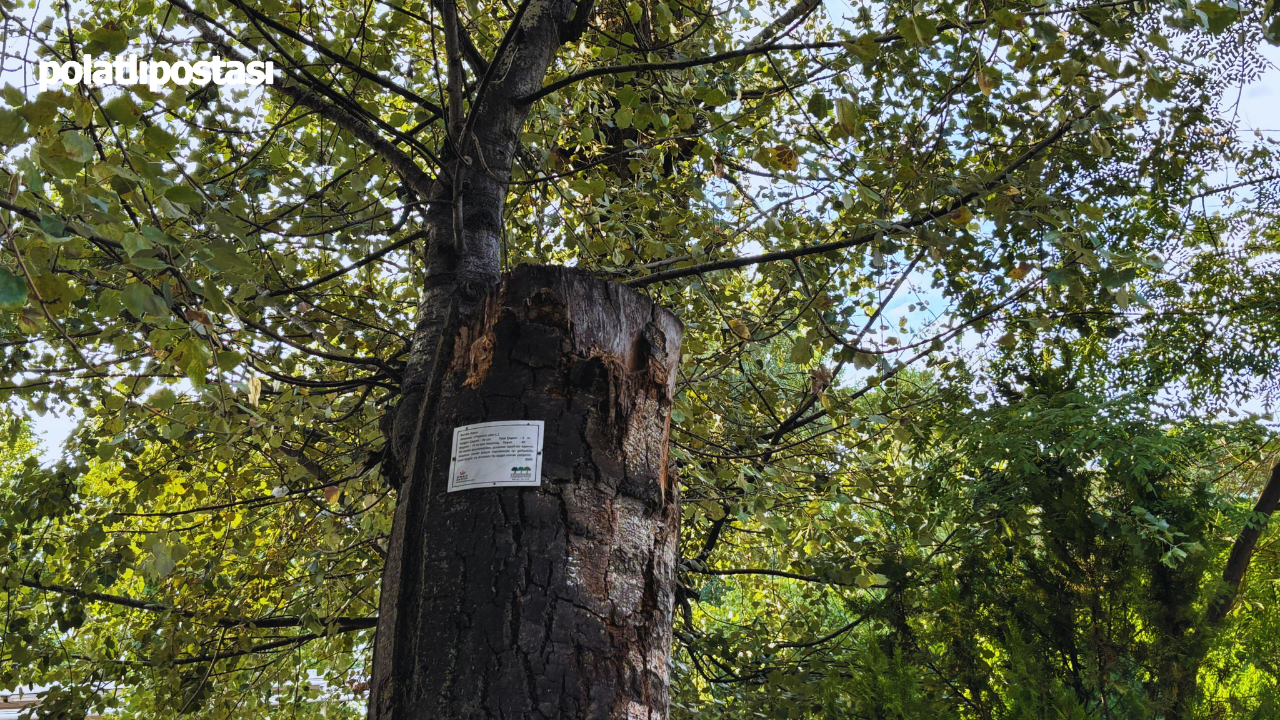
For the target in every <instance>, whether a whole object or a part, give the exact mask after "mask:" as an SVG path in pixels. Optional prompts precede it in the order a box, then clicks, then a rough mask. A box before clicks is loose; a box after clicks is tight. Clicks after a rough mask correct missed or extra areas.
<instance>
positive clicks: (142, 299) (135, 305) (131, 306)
mask: <svg viewBox="0 0 1280 720" xmlns="http://www.w3.org/2000/svg"><path fill="white" fill-rule="evenodd" d="M154 294H155V293H153V292H151V288H149V287H147V286H146V285H143V284H142V283H130V284H128V285H126V286H125V288H124V291H123V292H121V293H120V302H122V303H124V307H125V309H126V310H128V311H129V312H130V313H132V314H133V316H134V317H137V318H140V317H142V316H144V315H146V313H147V301H148V300H150V299H151V297H152V296H153V295H154Z"/></svg>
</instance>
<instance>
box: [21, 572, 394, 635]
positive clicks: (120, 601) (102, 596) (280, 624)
mask: <svg viewBox="0 0 1280 720" xmlns="http://www.w3.org/2000/svg"><path fill="white" fill-rule="evenodd" d="M19 584H21V585H22V586H23V587H26V588H30V589H32V590H38V591H40V592H50V593H56V594H58V595H66V596H68V597H74V598H79V599H81V600H89V601H91V602H100V603H107V604H109V605H119V606H121V607H127V608H132V609H134V610H146V611H148V612H159V613H171V614H173V615H178V616H180V617H184V618H188V619H191V620H201V619H202V618H201V616H200V614H199V613H196V612H194V611H191V610H184V609H182V608H177V607H173V606H172V605H165V604H163V603H155V602H150V601H147V600H138V599H136V598H131V597H125V596H123V595H109V594H107V593H98V592H88V591H86V590H79V589H77V588H73V587H67V586H65V585H48V584H44V583H39V582H36V581H34V580H27V579H25V578H24V579H22V580H20V581H19ZM211 622H212V623H213V624H214V625H217V626H219V627H227V628H235V627H249V628H287V627H300V626H301V625H302V624H303V622H304V620H303V618H300V617H295V616H291V615H281V616H278V617H265V618H217V619H214V620H211ZM319 622H320V623H321V624H322V625H333V626H334V627H335V628H339V629H341V630H340V631H343V630H367V629H370V628H373V627H377V625H378V618H376V617H371V618H352V617H337V618H321V619H320V620H319Z"/></svg>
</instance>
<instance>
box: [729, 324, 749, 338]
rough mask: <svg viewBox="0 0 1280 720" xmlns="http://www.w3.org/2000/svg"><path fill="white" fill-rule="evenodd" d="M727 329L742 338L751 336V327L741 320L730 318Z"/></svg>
mask: <svg viewBox="0 0 1280 720" xmlns="http://www.w3.org/2000/svg"><path fill="white" fill-rule="evenodd" d="M729 329H730V330H732V331H733V334H734V335H737V336H738V337H740V338H742V339H743V340H746V339H747V338H750V337H751V328H749V327H747V324H746V323H744V322H742V321H741V320H736V319H735V320H730V321H729Z"/></svg>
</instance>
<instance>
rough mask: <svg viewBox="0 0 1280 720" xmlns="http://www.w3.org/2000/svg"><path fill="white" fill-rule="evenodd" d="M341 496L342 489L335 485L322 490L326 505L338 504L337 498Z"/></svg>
mask: <svg viewBox="0 0 1280 720" xmlns="http://www.w3.org/2000/svg"><path fill="white" fill-rule="evenodd" d="M341 495H342V488H340V487H338V486H337V485H326V486H325V488H324V501H325V502H327V503H335V502H338V497H339V496H341Z"/></svg>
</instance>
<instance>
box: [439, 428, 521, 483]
mask: <svg viewBox="0 0 1280 720" xmlns="http://www.w3.org/2000/svg"><path fill="white" fill-rule="evenodd" d="M542 429H543V422H542V421H541V420H501V421H498V422H487V423H479V424H477V425H463V426H462V427H456V428H454V429H453V452H452V453H451V455H450V460H449V490H448V491H449V492H455V491H458V490H470V489H472V488H487V487H538V486H540V485H542Z"/></svg>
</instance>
